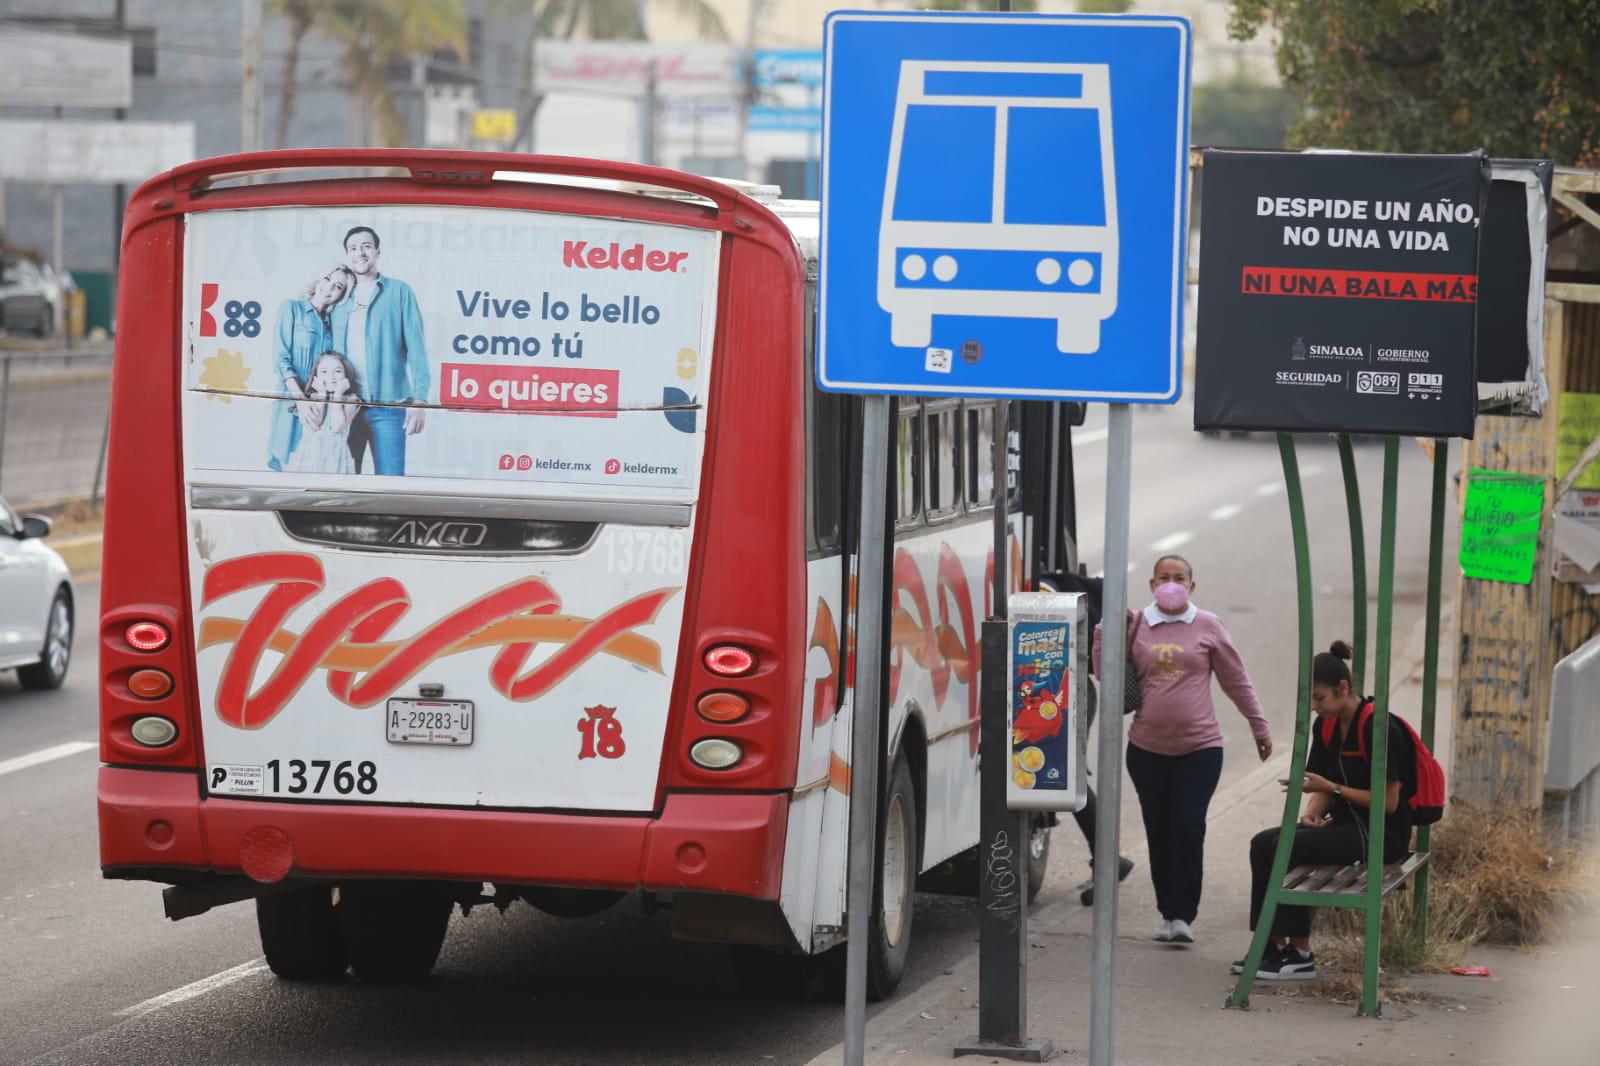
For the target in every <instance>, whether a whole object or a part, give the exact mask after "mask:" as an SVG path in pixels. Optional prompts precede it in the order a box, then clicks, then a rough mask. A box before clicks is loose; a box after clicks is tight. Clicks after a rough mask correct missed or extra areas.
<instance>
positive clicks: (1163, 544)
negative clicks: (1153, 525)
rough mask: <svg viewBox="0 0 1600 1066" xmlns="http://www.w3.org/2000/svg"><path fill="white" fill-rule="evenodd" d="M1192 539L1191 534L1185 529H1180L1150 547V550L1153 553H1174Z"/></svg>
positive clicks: (1192, 535)
mask: <svg viewBox="0 0 1600 1066" xmlns="http://www.w3.org/2000/svg"><path fill="white" fill-rule="evenodd" d="M1193 539H1194V534H1193V533H1190V532H1189V531H1188V530H1187V529H1180V530H1178V531H1177V532H1176V533H1168V534H1167V535H1166V536H1164V537H1162V538H1161V539H1160V540H1158V541H1156V542H1155V543H1154V544H1152V545H1150V550H1151V551H1155V552H1175V551H1177V550H1178V549H1179V548H1181V547H1183V546H1184V545H1185V544H1187V543H1189V542H1190V541H1191V540H1193Z"/></svg>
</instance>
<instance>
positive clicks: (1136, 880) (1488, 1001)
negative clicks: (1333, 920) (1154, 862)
mask: <svg viewBox="0 0 1600 1066" xmlns="http://www.w3.org/2000/svg"><path fill="white" fill-rule="evenodd" d="M1446 610H1447V613H1448V611H1449V608H1448V607H1447V608H1446ZM1443 632H1444V633H1445V634H1446V644H1447V645H1448V644H1450V643H1453V641H1451V640H1450V639H1449V634H1451V633H1453V632H1454V627H1453V624H1452V620H1451V619H1449V618H1446V619H1445V624H1444V627H1443ZM1421 647H1422V633H1421V630H1420V627H1418V631H1417V632H1415V633H1413V634H1410V635H1409V639H1408V641H1407V646H1406V647H1405V648H1404V649H1402V650H1401V651H1400V652H1399V653H1398V654H1397V655H1396V656H1395V658H1394V663H1395V673H1394V684H1393V688H1392V700H1391V709H1392V710H1394V711H1395V712H1396V713H1398V714H1401V715H1403V716H1405V717H1406V718H1407V719H1409V720H1410V721H1411V722H1412V723H1413V724H1416V725H1419V726H1420V723H1421V720H1422V715H1421V698H1422V685H1421ZM1450 666H1451V664H1450V663H1448V662H1446V663H1441V669H1442V672H1443V673H1444V675H1445V676H1443V677H1441V681H1440V691H1439V704H1440V708H1439V718H1438V724H1437V732H1436V739H1437V741H1438V744H1437V745H1436V746H1437V747H1441V748H1444V749H1445V752H1444V753H1442V754H1441V756H1440V757H1441V760H1443V761H1444V762H1445V765H1446V766H1447V767H1448V766H1449V762H1448V750H1449V737H1450V733H1451V717H1450V708H1451V706H1452V703H1453V701H1452V698H1451V695H1452V693H1451V687H1450V676H1449V674H1450ZM1285 739H1287V738H1285ZM1288 748H1289V745H1288V744H1287V743H1284V744H1283V745H1282V747H1281V749H1280V751H1279V753H1278V754H1277V755H1275V756H1274V757H1273V758H1272V759H1271V760H1269V761H1268V762H1267V763H1265V764H1263V765H1262V766H1259V767H1258V768H1256V769H1255V770H1253V771H1252V772H1251V773H1250V774H1249V775H1247V776H1246V777H1245V778H1243V779H1241V780H1239V781H1237V782H1235V783H1234V784H1233V785H1232V786H1230V787H1229V788H1227V789H1224V790H1222V791H1220V792H1219V793H1218V794H1217V796H1216V798H1215V800H1214V801H1213V802H1212V806H1211V811H1210V818H1209V831H1208V836H1207V841H1206V882H1205V888H1206V892H1205V899H1204V901H1203V902H1202V904H1201V912H1200V917H1199V919H1198V920H1197V921H1196V923H1195V931H1196V934H1197V937H1198V943H1196V944H1194V945H1193V946H1188V947H1178V946H1172V945H1168V944H1160V943H1156V942H1155V941H1153V940H1151V939H1150V934H1151V933H1152V932H1154V930H1155V928H1156V926H1157V924H1159V916H1158V915H1157V913H1156V910H1155V904H1154V894H1153V892H1152V890H1151V887H1150V881H1149V877H1148V874H1147V869H1148V865H1147V863H1146V862H1145V861H1144V842H1143V840H1142V839H1140V840H1128V841H1125V846H1124V848H1123V851H1124V853H1126V854H1128V855H1130V856H1133V857H1135V858H1136V860H1137V861H1138V863H1139V867H1138V869H1137V870H1135V872H1134V874H1133V875H1132V876H1130V877H1129V878H1128V880H1127V881H1126V882H1125V883H1124V884H1123V886H1122V892H1121V899H1120V903H1119V911H1118V943H1117V987H1116V1012H1117V1039H1116V1061H1117V1062H1118V1063H1122V1064H1128V1066H1134V1064H1140V1066H1142V1064H1166V1063H1196V1064H1198V1063H1228V1064H1230V1066H1232V1064H1236V1063H1272V1064H1283V1063H1308V1064H1309V1063H1317V1064H1338V1063H1351V1064H1355V1063H1362V1064H1369V1063H1396V1064H1399V1063H1404V1064H1412V1063H1494V1064H1501V1063H1505V1064H1511V1063H1524V1062H1539V1063H1540V1064H1541V1066H1566V1064H1569V1063H1570V1064H1574V1066H1576V1064H1589V1066H1592V1064H1594V1063H1596V1062H1600V1050H1597V1049H1600V1011H1597V1010H1596V1009H1595V1008H1594V1006H1593V1004H1594V1001H1595V993H1596V991H1600V928H1585V929H1583V930H1581V932H1580V933H1579V934H1578V935H1574V936H1573V937H1571V938H1569V939H1568V940H1566V941H1564V942H1562V943H1560V944H1557V945H1551V946H1547V947H1546V948H1545V949H1544V950H1542V951H1541V952H1538V953H1534V952H1519V951H1513V950H1507V949H1490V948H1483V949H1477V950H1474V951H1473V952H1472V953H1471V955H1470V958H1469V959H1468V960H1467V961H1468V962H1469V963H1474V964H1481V965H1486V966H1488V967H1490V969H1491V970H1492V971H1493V976H1492V977H1488V978H1470V977H1456V976H1453V975H1449V974H1445V975H1428V976H1408V977H1404V978H1403V979H1402V983H1403V984H1404V985H1405V987H1406V988H1408V989H1409V990H1410V991H1411V992H1413V993H1416V994H1418V996H1419V997H1420V998H1418V999H1416V1000H1415V1001H1412V1002H1406V1003H1395V1002H1387V1001H1386V1002H1385V1004H1384V1006H1383V1010H1382V1017H1381V1018H1379V1019H1369V1018H1360V1017H1357V1016H1356V1014H1355V1007H1354V1005H1353V1004H1340V1003H1334V1002H1331V1001H1329V1000H1326V999H1322V998H1319V997H1316V996H1314V995H1310V994H1307V992H1308V989H1306V988H1305V987H1301V986H1291V987H1289V988H1275V987H1274V986H1273V985H1271V984H1267V983H1264V982H1258V983H1257V984H1256V988H1255V992H1254V993H1253V996H1252V1000H1251V1009H1250V1010H1249V1011H1236V1010H1224V1009H1223V1008H1222V1004H1223V1001H1224V999H1225V998H1226V996H1227V995H1228V993H1229V992H1230V991H1231V990H1232V988H1233V982H1234V978H1232V977H1231V976H1230V975H1229V973H1228V966H1229V963H1230V962H1231V961H1232V960H1234V959H1237V958H1240V957H1242V956H1243V955H1244V952H1245V949H1246V948H1247V947H1248V946H1249V936H1250V934H1249V932H1248V929H1247V922H1246V919H1247V915H1248V908H1249V893H1250V879H1249V863H1248V859H1247V854H1248V852H1247V848H1248V844H1249V840H1250V837H1251V836H1252V835H1253V834H1255V833H1256V832H1257V831H1258V830H1260V829H1262V828H1265V827H1268V826H1271V825H1276V824H1277V823H1278V821H1279V819H1280V817H1281V815H1282V811H1283V807H1282V802H1283V801H1282V791H1281V789H1280V787H1279V786H1278V785H1277V779H1278V778H1279V777H1282V776H1283V775H1284V774H1285V773H1286V772H1287V768H1288V759H1289V751H1288ZM1124 802H1126V803H1136V802H1137V799H1135V798H1134V797H1133V796H1132V795H1128V796H1126V797H1124ZM1446 817H1448V814H1447V815H1446ZM1092 922H1093V912H1092V910H1091V909H1090V908H1086V907H1083V906H1080V905H1079V903H1078V901H1077V898H1076V893H1072V894H1069V895H1068V896H1067V897H1065V898H1062V899H1058V900H1057V901H1056V902H1055V903H1052V904H1050V905H1049V906H1047V907H1045V908H1043V909H1042V910H1040V911H1038V912H1037V913H1036V914H1034V915H1033V916H1032V917H1031V918H1030V921H1029V932H1030V936H1029V942H1030V945H1031V953H1030V956H1029V963H1028V965H1029V973H1028V988H1029V996H1028V1024H1027V1029H1028V1033H1029V1035H1031V1036H1043V1037H1049V1038H1050V1039H1051V1040H1052V1041H1053V1042H1054V1045H1055V1049H1056V1052H1055V1058H1054V1059H1053V1061H1057V1062H1068V1063H1076V1062H1087V1061H1088V1050H1089V1049H1088V1042H1089V1003H1090V956H1091V932H1092ZM1326 969H1327V968H1326V967H1324V971H1325V972H1326ZM1388 983H1389V982H1388V981H1387V980H1386V985H1385V996H1386V997H1387V987H1388ZM977 1000H978V959H977V954H976V951H974V953H973V954H972V955H971V956H970V957H968V958H967V959H965V960H964V961H963V962H961V963H960V964H958V965H956V966H955V967H953V968H952V969H951V970H949V971H947V972H946V974H945V975H944V976H942V977H939V978H936V979H934V980H933V981H930V982H929V983H927V984H926V985H924V986H922V987H921V988H919V989H917V990H916V991H915V992H913V993H911V994H909V995H907V996H905V997H903V998H901V999H897V1000H895V1001H893V1002H891V1003H890V1004H888V1005H887V1007H885V1008H884V1009H883V1010H881V1011H880V1012H878V1013H877V1014H876V1015H875V1016H874V1017H873V1018H872V1019H871V1020H870V1021H869V1023H868V1026H867V1049H868V1051H867V1061H868V1062H869V1063H874V1064H880V1066H889V1064H894V1066H912V1064H931V1063H936V1062H937V1063H946V1062H949V1061H951V1051H952V1048H954V1047H955V1046H956V1045H957V1044H958V1043H962V1042H964V1041H965V1040H966V1039H968V1038H970V1037H971V1036H972V1035H973V1034H975V1033H976V1032H977V1005H978V1004H977ZM841 1059H842V1045H840V1046H836V1047H834V1048H832V1049H830V1050H829V1051H828V1052H826V1053H824V1054H822V1055H820V1056H818V1057H817V1058H815V1059H814V1060H812V1061H813V1064H815V1066H821V1064H824V1063H837V1062H840V1061H841ZM963 1061H967V1062H973V1063H987V1062H996V1061H1000V1060H997V1059H990V1058H987V1057H984V1056H973V1057H970V1058H968V1059H965V1060H963Z"/></svg>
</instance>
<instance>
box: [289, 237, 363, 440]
mask: <svg viewBox="0 0 1600 1066" xmlns="http://www.w3.org/2000/svg"><path fill="white" fill-rule="evenodd" d="M354 285H355V275H354V274H352V273H351V272H350V268H349V267H346V266H336V267H334V268H333V269H332V270H330V271H328V272H327V273H326V274H324V275H322V276H321V277H320V278H317V279H316V280H315V281H313V282H312V283H311V284H310V285H309V286H308V287H307V288H306V291H305V293H304V294H303V295H301V296H300V297H298V298H296V299H289V300H285V301H283V306H282V307H281V308H279V309H278V328H277V331H276V333H275V335H274V338H275V339H274V343H273V355H274V357H275V367H276V370H277V374H278V383H279V385H280V387H281V391H282V393H283V395H285V396H290V397H293V399H287V400H281V401H279V402H278V403H276V404H274V405H273V411H272V421H271V423H270V424H269V426H268V430H267V469H269V470H286V469H288V463H289V456H290V455H291V454H293V453H294V450H295V447H296V445H298V444H299V442H300V433H301V430H302V426H303V419H302V417H301V416H299V415H297V414H296V412H295V407H296V401H298V400H304V399H305V398H306V386H307V385H308V384H309V382H310V380H311V373H312V364H314V363H315V362H317V359H318V357H319V356H320V355H322V353H323V352H325V351H327V350H328V349H329V347H330V346H331V345H330V343H329V341H330V339H331V329H330V326H329V314H330V313H331V312H332V311H333V308H334V306H335V305H336V304H338V303H339V301H341V300H343V299H344V298H345V295H346V294H347V293H349V291H350V289H351V288H352V287H353V286H354Z"/></svg>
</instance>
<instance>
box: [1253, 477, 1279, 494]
mask: <svg viewBox="0 0 1600 1066" xmlns="http://www.w3.org/2000/svg"><path fill="white" fill-rule="evenodd" d="M1282 491H1283V486H1282V485H1280V484H1278V483H1277V482H1276V481H1269V482H1267V483H1266V484H1265V485H1257V486H1256V495H1257V496H1263V497H1264V496H1276V495H1277V494H1278V493H1280V492H1282Z"/></svg>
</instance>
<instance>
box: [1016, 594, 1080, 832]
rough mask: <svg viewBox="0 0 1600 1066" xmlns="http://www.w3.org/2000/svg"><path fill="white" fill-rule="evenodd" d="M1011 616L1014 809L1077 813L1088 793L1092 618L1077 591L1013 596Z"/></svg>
mask: <svg viewBox="0 0 1600 1066" xmlns="http://www.w3.org/2000/svg"><path fill="white" fill-rule="evenodd" d="M1008 606H1009V610H1008V614H1009V617H1008V619H1007V621H1006V680H1007V688H1008V690H1009V691H1008V693H1007V698H1006V725H1007V726H1008V729H1007V732H1008V733H1009V735H1010V737H1011V751H1010V755H1011V776H1010V779H1009V781H1008V782H1007V784H1006V806H1007V807H1009V808H1010V809H1012V810H1029V811H1040V810H1043V811H1076V810H1078V809H1080V808H1081V807H1082V806H1083V802H1084V799H1085V797H1086V795H1087V793H1088V780H1087V776H1086V772H1085V766H1084V763H1085V755H1086V749H1085V746H1086V745H1087V743H1088V731H1087V730H1086V729H1085V728H1084V720H1083V712H1084V710H1085V709H1086V708H1087V706H1088V693H1087V690H1086V687H1085V686H1086V685H1087V684H1088V680H1087V678H1088V667H1089V643H1088V641H1089V623H1088V616H1087V610H1086V604H1085V603H1084V597H1083V595H1082V594H1081V593H1076V592H1023V593H1016V594H1013V595H1012V596H1011V598H1010V601H1009V605H1008Z"/></svg>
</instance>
